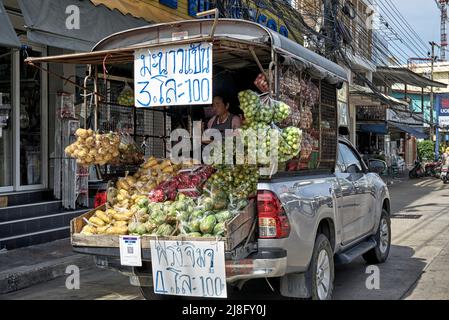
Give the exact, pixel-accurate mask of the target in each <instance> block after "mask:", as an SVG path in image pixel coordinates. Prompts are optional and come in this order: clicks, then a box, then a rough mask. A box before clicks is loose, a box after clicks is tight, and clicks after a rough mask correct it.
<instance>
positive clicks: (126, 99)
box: [117, 83, 134, 107]
mask: <svg viewBox="0 0 449 320" xmlns="http://www.w3.org/2000/svg"><path fill="white" fill-rule="evenodd" d="M117 102H118V104H120V105H122V106H127V107H132V106H134V90H133V89H132V88H131V87H130V86H129V84H128V83H126V84H125V87H124V88H123V90H122V92H121V93H120V95H119V96H118V99H117Z"/></svg>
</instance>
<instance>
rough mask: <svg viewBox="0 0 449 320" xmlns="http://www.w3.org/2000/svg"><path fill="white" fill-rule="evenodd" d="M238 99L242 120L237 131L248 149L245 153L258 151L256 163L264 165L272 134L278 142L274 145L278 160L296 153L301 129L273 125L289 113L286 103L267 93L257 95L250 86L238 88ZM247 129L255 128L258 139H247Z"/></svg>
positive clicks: (285, 159) (291, 157)
mask: <svg viewBox="0 0 449 320" xmlns="http://www.w3.org/2000/svg"><path fill="white" fill-rule="evenodd" d="M239 100H240V108H241V109H242V110H243V112H244V114H245V124H244V126H243V127H242V130H240V134H241V135H242V136H243V137H244V144H245V146H246V147H247V148H249V150H250V151H249V152H248V154H257V155H258V157H257V163H258V164H261V165H265V164H268V163H269V162H270V159H268V158H267V157H264V155H267V154H269V151H270V149H271V147H273V145H274V143H273V142H272V141H271V139H272V138H273V136H276V135H277V136H278V143H277V144H275V145H276V147H277V148H278V150H277V154H278V157H279V161H280V162H285V161H288V160H291V159H293V158H294V157H295V156H297V155H298V154H299V152H300V150H301V139H302V131H301V130H300V129H299V128H297V127H293V126H290V127H286V128H284V129H281V128H279V127H278V126H277V124H279V123H281V122H283V121H284V120H285V119H287V118H288V117H289V116H290V114H291V108H290V107H289V106H288V105H287V104H285V103H283V102H280V101H275V100H273V99H270V98H268V97H265V98H261V97H260V96H259V95H257V94H256V93H255V92H253V91H251V90H247V91H243V92H240V93H239ZM251 130H253V132H254V130H257V136H258V139H257V140H256V143H255V144H254V143H252V141H251V139H250V134H249V132H251ZM273 134H275V135H273ZM261 137H262V138H261Z"/></svg>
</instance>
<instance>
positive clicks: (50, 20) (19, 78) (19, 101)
mask: <svg viewBox="0 0 449 320" xmlns="http://www.w3.org/2000/svg"><path fill="white" fill-rule="evenodd" d="M70 3H71V2H70V1H67V0H62V1H58V2H57V3H56V2H54V1H48V0H35V1H29V0H27V1H26V0H23V1H13V0H9V1H0V194H3V195H5V194H12V193H15V192H21V191H34V190H44V189H48V188H50V189H51V188H52V186H53V178H52V175H53V172H52V170H53V167H52V161H53V159H54V153H53V151H54V133H55V131H54V130H55V116H54V115H55V109H56V108H57V107H56V104H57V95H58V93H59V92H61V91H67V89H68V88H70V89H69V91H70V90H71V91H73V93H74V90H75V89H74V87H71V86H70V85H68V82H66V81H64V80H62V79H58V78H55V77H51V76H49V75H48V74H47V73H46V72H44V71H42V70H40V69H36V68H34V67H32V66H30V65H27V64H25V63H24V60H25V59H26V58H27V57H41V56H46V55H48V54H57V53H71V52H73V50H75V51H88V50H90V49H91V48H92V46H93V45H94V44H95V43H96V42H97V41H98V40H100V39H102V38H103V37H105V36H106V35H109V34H110V33H111V32H117V31H120V30H124V29H128V28H132V27H139V26H143V25H146V24H147V22H145V21H142V20H139V19H135V18H131V17H129V16H128V17H127V16H124V15H122V14H121V13H119V12H116V11H115V12H113V11H110V10H108V9H107V8H104V7H98V8H97V7H95V6H94V5H93V4H92V3H90V2H85V3H81V2H80V3H79V5H78V7H79V9H80V13H81V14H83V16H84V17H86V16H89V15H91V16H92V17H95V19H87V18H86V20H89V21H90V22H89V23H99V24H100V26H98V27H95V26H94V25H87V26H84V25H83V27H82V28H81V29H80V30H76V32H70V30H67V29H66V28H65V19H66V17H67V15H66V12H65V11H66V7H67V5H69V4H70ZM44 16H45V17H44ZM107 21H114V25H113V26H108V25H107V23H106V22H107ZM31 26H32V27H31ZM18 35H20V36H18ZM44 67H45V66H44ZM53 71H57V72H59V73H65V72H66V73H67V76H68V77H70V76H72V80H75V78H73V77H74V76H75V74H76V71H75V69H73V70H53ZM81 76H82V77H84V75H81Z"/></svg>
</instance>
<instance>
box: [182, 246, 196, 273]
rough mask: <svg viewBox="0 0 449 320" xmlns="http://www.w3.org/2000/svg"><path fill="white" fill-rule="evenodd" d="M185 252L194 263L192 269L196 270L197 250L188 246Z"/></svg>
mask: <svg viewBox="0 0 449 320" xmlns="http://www.w3.org/2000/svg"><path fill="white" fill-rule="evenodd" d="M184 252H185V253H186V255H187V257H189V258H190V261H191V262H192V268H195V263H196V261H195V248H194V247H193V246H190V245H189V246H186V247H185V248H184Z"/></svg>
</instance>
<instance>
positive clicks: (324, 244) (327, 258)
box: [309, 234, 335, 300]
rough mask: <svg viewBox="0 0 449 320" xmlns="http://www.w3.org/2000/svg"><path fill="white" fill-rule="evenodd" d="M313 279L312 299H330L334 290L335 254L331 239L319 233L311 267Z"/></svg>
mask: <svg viewBox="0 0 449 320" xmlns="http://www.w3.org/2000/svg"><path fill="white" fill-rule="evenodd" d="M309 268H310V269H309V271H310V272H311V280H312V286H311V288H312V299H313V300H330V299H331V298H332V292H333V291H334V277H335V271H334V255H333V252H332V247H331V244H330V242H329V239H328V238H327V237H326V236H325V235H324V234H319V235H318V237H317V238H316V240H315V247H314V249H313V255H312V261H311V264H310V267H309Z"/></svg>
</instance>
